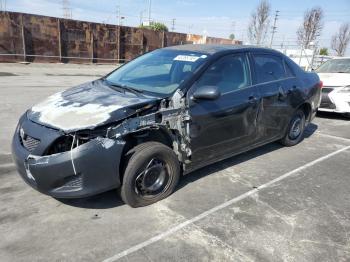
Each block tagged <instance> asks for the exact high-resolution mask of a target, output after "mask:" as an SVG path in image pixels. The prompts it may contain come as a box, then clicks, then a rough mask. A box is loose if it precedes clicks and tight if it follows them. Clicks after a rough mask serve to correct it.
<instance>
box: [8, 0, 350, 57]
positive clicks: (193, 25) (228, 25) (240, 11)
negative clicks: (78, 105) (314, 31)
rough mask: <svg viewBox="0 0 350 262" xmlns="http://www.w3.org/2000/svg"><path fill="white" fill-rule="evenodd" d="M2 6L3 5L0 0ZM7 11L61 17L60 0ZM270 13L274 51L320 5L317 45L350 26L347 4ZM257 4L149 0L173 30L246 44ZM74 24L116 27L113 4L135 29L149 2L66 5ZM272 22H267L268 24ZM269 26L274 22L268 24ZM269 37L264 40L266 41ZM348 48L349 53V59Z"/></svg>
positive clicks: (304, 5) (324, 0)
mask: <svg viewBox="0 0 350 262" xmlns="http://www.w3.org/2000/svg"><path fill="white" fill-rule="evenodd" d="M3 1H4V0H3ZM6 2H7V10H10V11H18V12H27V13H34V14H42V15H48V16H57V17H62V14H63V10H62V4H61V2H62V1H61V0H7V1H6ZM269 2H270V3H271V7H272V13H273V14H274V12H275V10H279V11H280V13H279V14H280V16H279V19H278V21H277V27H278V28H277V33H276V34H275V41H274V46H275V47H278V46H280V45H281V43H282V42H283V43H284V45H287V46H288V47H290V48H293V47H294V48H295V47H296V30H297V28H298V27H299V26H300V24H301V23H302V18H303V14H304V12H305V10H307V9H308V8H312V7H314V6H320V7H322V8H323V10H324V15H325V17H324V28H323V31H322V35H321V36H320V46H322V47H329V46H330V40H331V37H332V34H334V32H336V31H337V29H338V28H339V26H340V24H341V23H343V22H350V0H333V1H330V0H292V1H282V0H279V1H278V0H270V1H269ZM258 3H259V0H241V1H236V0H216V1H213V0H210V1H209V0H202V1H199V0H173V1H170V0H152V8H151V17H152V19H153V20H155V21H159V22H163V23H165V24H166V25H167V26H168V27H169V29H171V27H172V26H171V23H172V19H173V18H175V19H176V21H175V31H177V32H183V33H189V32H190V33H196V34H207V35H209V36H217V37H225V38H227V37H228V36H229V34H230V33H234V34H235V35H236V38H238V39H241V40H243V41H245V42H247V41H248V39H247V25H248V21H249V15H250V14H251V12H252V11H253V10H254V8H255V7H256V6H257V4H258ZM69 4H70V8H72V14H73V18H74V19H80V20H86V21H94V22H104V23H111V24H116V23H117V15H116V13H117V5H119V6H120V12H121V15H122V16H124V17H125V20H124V21H123V24H124V25H129V26H137V25H138V24H139V21H140V16H141V13H142V14H143V15H142V16H143V17H144V20H146V19H147V16H148V11H147V10H148V0H69ZM272 16H273V15H272ZM272 19H273V17H271V20H272ZM271 23H272V21H271ZM269 39H270V36H269V35H268V36H267V41H268V40H269ZM349 53H350V52H349V48H348V51H347V54H348V55H349Z"/></svg>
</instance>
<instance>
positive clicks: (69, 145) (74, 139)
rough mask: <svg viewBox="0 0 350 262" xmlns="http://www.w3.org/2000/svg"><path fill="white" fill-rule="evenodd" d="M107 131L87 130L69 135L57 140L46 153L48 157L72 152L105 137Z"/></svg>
mask: <svg viewBox="0 0 350 262" xmlns="http://www.w3.org/2000/svg"><path fill="white" fill-rule="evenodd" d="M105 134H106V130H87V131H79V132H76V133H72V134H67V135H63V136H61V137H59V138H58V139H56V140H55V141H54V142H53V143H52V145H51V146H50V147H49V149H48V150H47V152H46V155H52V154H57V153H63V152H67V151H70V150H72V149H73V148H76V147H78V146H80V145H82V144H85V143H87V142H89V141H90V140H92V139H95V138H97V137H103V136H105Z"/></svg>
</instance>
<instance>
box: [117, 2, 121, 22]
mask: <svg viewBox="0 0 350 262" xmlns="http://www.w3.org/2000/svg"><path fill="white" fill-rule="evenodd" d="M120 20H121V18H120V5H117V25H120Z"/></svg>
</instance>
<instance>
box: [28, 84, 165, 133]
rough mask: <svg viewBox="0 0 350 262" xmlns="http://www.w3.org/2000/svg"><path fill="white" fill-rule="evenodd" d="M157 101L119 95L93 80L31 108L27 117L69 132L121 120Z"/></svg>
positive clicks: (130, 95) (119, 93)
mask: <svg viewBox="0 0 350 262" xmlns="http://www.w3.org/2000/svg"><path fill="white" fill-rule="evenodd" d="M159 99H160V98H156V97H150V96H138V95H136V94H133V93H130V92H128V91H126V92H125V93H121V92H118V91H116V90H113V89H111V88H110V87H109V86H107V85H106V84H105V83H104V81H102V80H96V81H93V82H90V83H86V84H82V85H79V86H77V87H73V88H71V89H68V90H66V91H63V92H60V93H56V94H54V95H52V96H50V97H48V98H47V99H45V100H44V101H42V102H40V103H39V104H37V105H35V106H33V107H32V108H31V109H30V110H29V111H28V112H27V117H28V118H29V119H30V120H31V121H33V122H36V123H39V124H41V125H45V126H48V127H52V128H56V129H60V130H63V131H65V132H72V131H77V130H82V129H93V128H95V127H97V126H101V125H105V124H108V123H112V122H115V121H118V120H122V119H124V118H126V117H128V116H130V115H132V114H134V113H135V112H136V110H138V109H142V108H143V107H146V106H148V105H150V104H155V103H156V102H157V101H158V100H159Z"/></svg>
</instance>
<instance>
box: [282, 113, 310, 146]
mask: <svg viewBox="0 0 350 262" xmlns="http://www.w3.org/2000/svg"><path fill="white" fill-rule="evenodd" d="M305 122H306V119H305V113H304V111H303V110H301V109H299V110H297V111H296V112H295V113H294V115H293V117H292V119H291V120H290V122H289V125H288V128H287V132H286V134H285V136H284V137H283V138H282V139H281V140H280V143H281V144H282V145H284V146H294V145H296V144H299V143H300V142H301V141H302V140H303V138H304V130H305Z"/></svg>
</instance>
